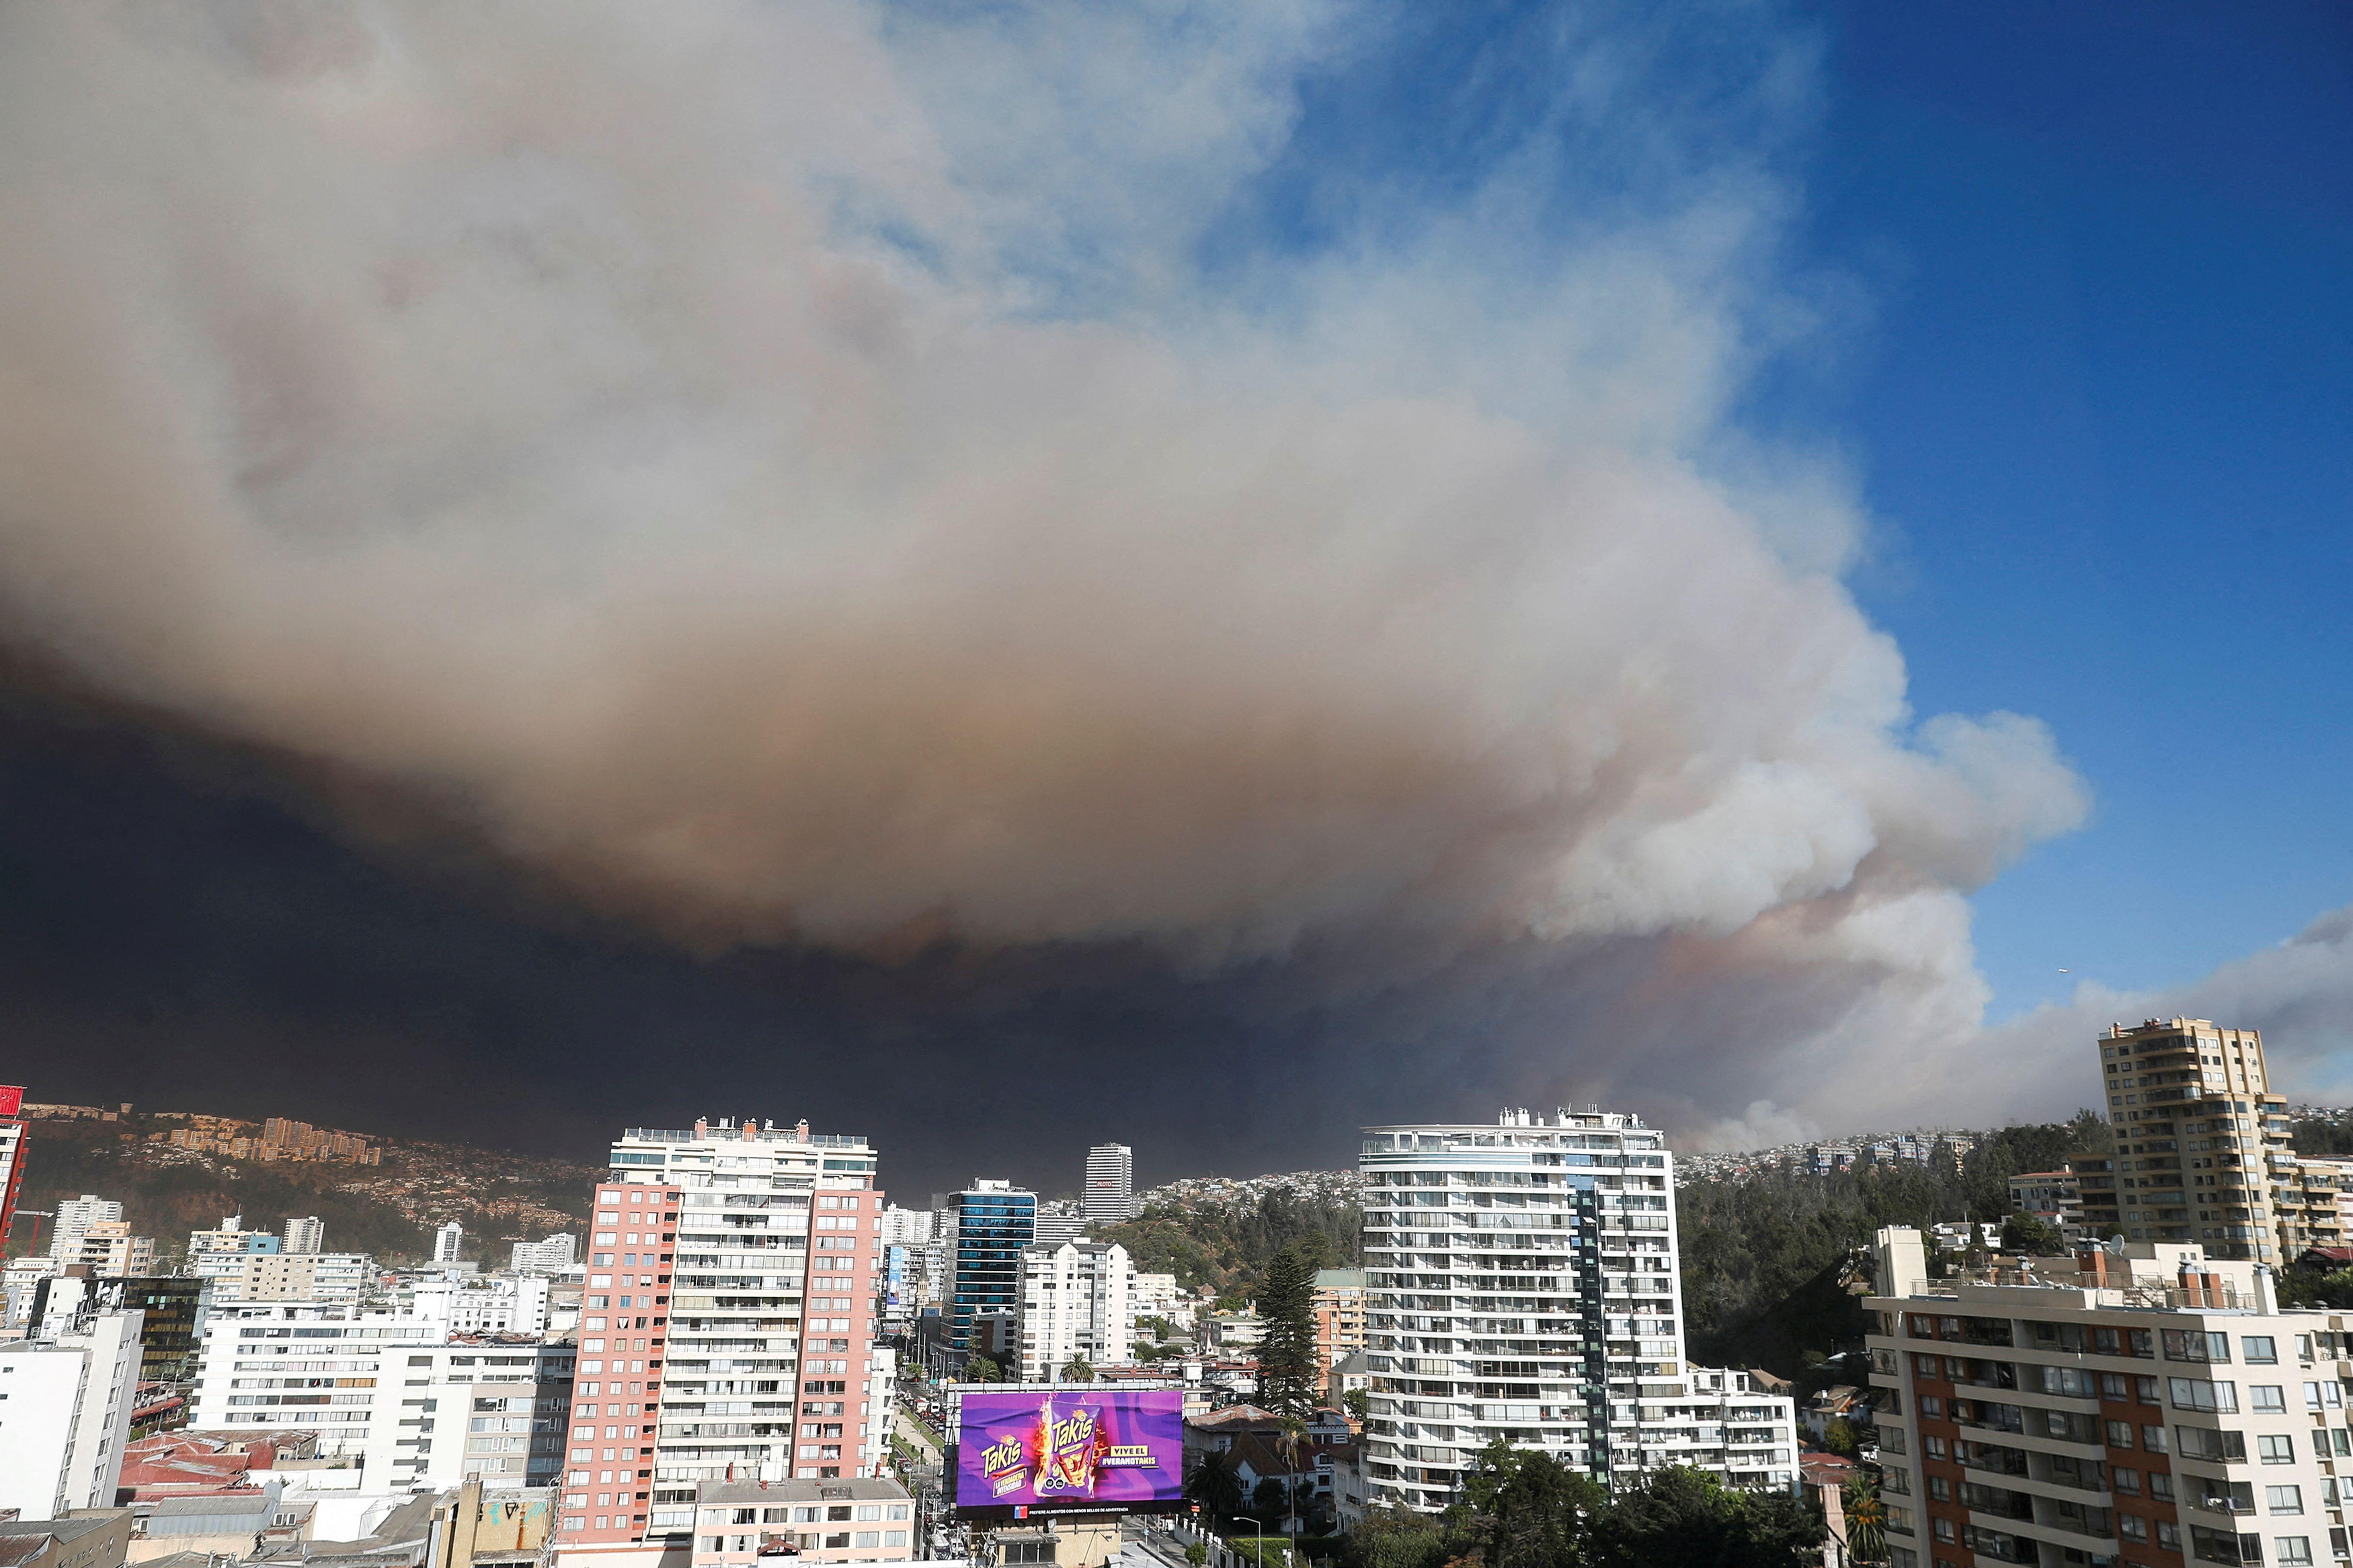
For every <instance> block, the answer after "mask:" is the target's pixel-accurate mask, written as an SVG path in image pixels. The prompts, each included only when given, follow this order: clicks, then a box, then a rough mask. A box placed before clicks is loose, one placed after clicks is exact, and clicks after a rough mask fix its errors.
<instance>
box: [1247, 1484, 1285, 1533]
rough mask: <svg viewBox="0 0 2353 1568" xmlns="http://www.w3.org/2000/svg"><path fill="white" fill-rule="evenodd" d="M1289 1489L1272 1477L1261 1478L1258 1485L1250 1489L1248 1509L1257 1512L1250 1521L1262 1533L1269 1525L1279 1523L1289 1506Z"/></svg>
mask: <svg viewBox="0 0 2353 1568" xmlns="http://www.w3.org/2000/svg"><path fill="white" fill-rule="evenodd" d="M1290 1490H1291V1489H1290V1488H1288V1487H1286V1486H1284V1485H1283V1484H1282V1480H1281V1479H1279V1478H1277V1477H1274V1476H1261V1477H1260V1478H1259V1479H1258V1485H1256V1486H1255V1487H1252V1488H1251V1489H1250V1507H1251V1508H1252V1509H1254V1510H1257V1517H1256V1518H1255V1519H1253V1520H1252V1521H1251V1522H1252V1523H1254V1524H1256V1525H1257V1526H1258V1527H1259V1530H1260V1532H1261V1533H1264V1531H1265V1530H1266V1527H1267V1526H1268V1525H1270V1524H1275V1523H1279V1522H1281V1521H1282V1516H1283V1513H1284V1510H1287V1509H1288V1508H1289V1507H1290V1506H1291V1499H1290V1496H1289V1493H1290Z"/></svg>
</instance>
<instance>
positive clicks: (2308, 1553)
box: [2278, 1535, 2312, 1568]
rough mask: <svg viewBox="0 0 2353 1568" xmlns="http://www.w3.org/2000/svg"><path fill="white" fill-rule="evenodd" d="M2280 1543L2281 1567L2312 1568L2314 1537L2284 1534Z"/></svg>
mask: <svg viewBox="0 0 2353 1568" xmlns="http://www.w3.org/2000/svg"><path fill="white" fill-rule="evenodd" d="M2278 1545H2279V1561H2280V1563H2281V1568H2311V1563H2312V1537H2310V1536H2308V1535H2283V1536H2281V1537H2280V1538H2279V1542H2278Z"/></svg>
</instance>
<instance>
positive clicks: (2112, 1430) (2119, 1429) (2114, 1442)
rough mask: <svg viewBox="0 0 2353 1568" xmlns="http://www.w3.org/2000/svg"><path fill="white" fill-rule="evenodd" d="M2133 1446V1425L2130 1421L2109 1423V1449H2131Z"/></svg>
mask: <svg viewBox="0 0 2353 1568" xmlns="http://www.w3.org/2000/svg"><path fill="white" fill-rule="evenodd" d="M2132 1446H2133V1438H2132V1423H2131V1422H2129V1421H2111V1422H2109V1423H2108V1447H2111V1448H2129V1447H2132Z"/></svg>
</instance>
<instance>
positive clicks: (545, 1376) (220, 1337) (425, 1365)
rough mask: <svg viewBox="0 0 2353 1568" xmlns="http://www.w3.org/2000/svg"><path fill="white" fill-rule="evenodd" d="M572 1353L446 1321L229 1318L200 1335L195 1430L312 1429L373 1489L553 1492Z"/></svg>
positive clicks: (343, 1312)
mask: <svg viewBox="0 0 2353 1568" xmlns="http://www.w3.org/2000/svg"><path fill="white" fill-rule="evenodd" d="M574 1361H575V1351H574V1348H573V1347H572V1346H570V1345H565V1344H553V1345H551V1344H545V1343H541V1342H533V1341H530V1340H528V1339H524V1338H522V1337H508V1336H500V1337H491V1336H453V1335H452V1334H451V1333H450V1331H449V1328H448V1323H447V1321H446V1320H445V1319H443V1318H441V1317H439V1316H426V1317H419V1316H410V1315H396V1314H394V1313H391V1312H387V1311H369V1310H362V1309H360V1308H358V1307H356V1306H353V1305H350V1304H343V1303H338V1304H332V1305H330V1304H322V1303H315V1302H311V1303H303V1302H281V1303H271V1304H249V1305H244V1306H230V1307H227V1308H221V1309H216V1310H215V1311H214V1312H213V1313H212V1314H211V1315H210V1317H209V1319H208V1320H207V1321H206V1325H205V1331H204V1340H203V1342H202V1346H201V1349H200V1351H199V1353H198V1361H197V1371H196V1382H195V1391H194V1393H193V1394H192V1395H191V1398H190V1402H189V1403H190V1410H189V1419H190V1422H191V1425H192V1426H195V1428H197V1429H198V1430H202V1431H206V1432H220V1433H226V1434H230V1435H235V1434H237V1433H238V1432H250V1433H256V1434H258V1433H260V1432H266V1431H276V1430H282V1429H284V1428H287V1427H301V1428H302V1429H304V1430H308V1431H315V1432H317V1433H318V1434H319V1451H320V1453H321V1454H322V1456H329V1457H345V1458H357V1459H359V1460H360V1461H361V1468H362V1473H363V1474H364V1476H366V1477H367V1478H368V1482H369V1486H370V1488H371V1489H377V1488H379V1487H382V1488H391V1489H397V1488H402V1487H408V1486H415V1485H421V1484H430V1485H439V1486H450V1485H456V1484H457V1483H458V1482H459V1481H461V1480H463V1479H466V1478H467V1477H469V1476H480V1477H482V1478H483V1479H486V1480H489V1481H491V1483H493V1484H497V1483H499V1482H501V1481H504V1482H510V1483H515V1484H527V1485H535V1486H545V1485H550V1484H553V1483H554V1480H555V1479H556V1477H557V1475H558V1473H559V1471H560V1468H561V1464H562V1448H563V1433H564V1424H565V1415H566V1414H567V1412H568V1410H569V1408H570V1405H571V1403H572V1373H573V1367H574Z"/></svg>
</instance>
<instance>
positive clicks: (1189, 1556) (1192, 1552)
mask: <svg viewBox="0 0 2353 1568" xmlns="http://www.w3.org/2000/svg"><path fill="white" fill-rule="evenodd" d="M1185 1561H1186V1562H1187V1563H1191V1564H1192V1565H1193V1568H1202V1565H1203V1564H1204V1563H1208V1561H1209V1549H1208V1547H1206V1546H1204V1545H1202V1544H1201V1543H1200V1542H1198V1541H1188V1542H1186V1543H1185Z"/></svg>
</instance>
